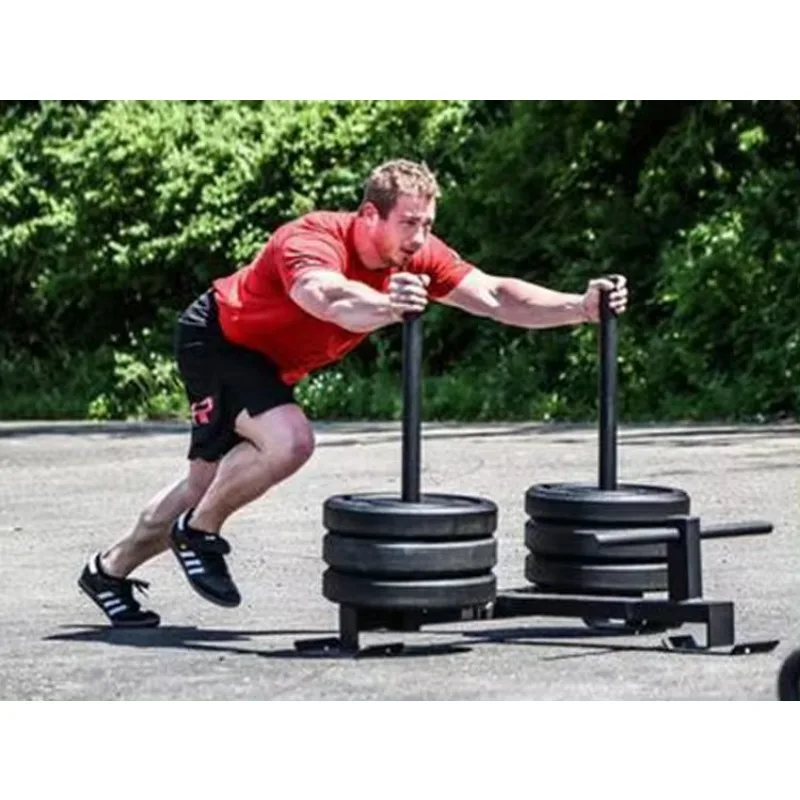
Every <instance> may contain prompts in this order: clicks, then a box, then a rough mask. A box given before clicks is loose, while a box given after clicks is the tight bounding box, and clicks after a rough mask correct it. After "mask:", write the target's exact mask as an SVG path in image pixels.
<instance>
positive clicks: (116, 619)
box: [78, 553, 161, 628]
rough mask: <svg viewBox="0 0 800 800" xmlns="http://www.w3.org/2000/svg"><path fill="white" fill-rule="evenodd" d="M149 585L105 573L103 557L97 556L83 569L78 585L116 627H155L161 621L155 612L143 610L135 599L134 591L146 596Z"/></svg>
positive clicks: (133, 579)
mask: <svg viewBox="0 0 800 800" xmlns="http://www.w3.org/2000/svg"><path fill="white" fill-rule="evenodd" d="M149 585H150V584H149V583H146V582H145V581H140V580H136V579H135V578H114V577H112V576H111V575H107V574H106V573H105V572H103V569H102V567H101V566H100V554H99V553H95V554H94V555H93V556H92V557H91V558H90V559H89V561H88V563H87V564H86V566H85V567H84V568H83V572H82V573H81V576H80V578H78V586H80V588H81V589H82V590H83V591H84V592H85V593H86V594H87V595H88V596H89V598H90V599H91V600H93V601H94V602H95V603H96V604H97V607H98V608H99V609H100V610H101V611H102V612H103V613H104V614H105V615H106V616H107V617H108V621H109V622H110V623H111V624H112V625H113V626H114V627H115V628H154V627H155V626H156V625H158V624H159V623H160V622H161V618H160V617H159V616H158V614H156V613H155V611H142V607H141V606H140V605H139V603H137V602H136V600H134V599H133V590H134V589H138V590H139V591H141V592H142V593H144V590H145V589H147V588H148V587H149Z"/></svg>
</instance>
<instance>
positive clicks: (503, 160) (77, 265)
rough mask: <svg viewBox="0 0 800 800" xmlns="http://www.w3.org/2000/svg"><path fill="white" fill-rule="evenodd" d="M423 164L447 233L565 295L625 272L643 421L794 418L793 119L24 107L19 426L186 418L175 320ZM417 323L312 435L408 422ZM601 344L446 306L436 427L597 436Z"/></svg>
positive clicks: (384, 108) (437, 352)
mask: <svg viewBox="0 0 800 800" xmlns="http://www.w3.org/2000/svg"><path fill="white" fill-rule="evenodd" d="M397 156H405V157H410V158H416V159H424V160H426V161H427V162H428V163H429V164H431V165H432V166H433V167H434V168H435V169H436V171H437V174H438V175H439V178H440V181H441V183H442V185H443V188H444V193H445V194H444V198H443V200H442V202H441V203H440V209H439V219H438V222H437V233H438V234H439V235H440V236H442V237H443V238H445V239H446V240H447V241H448V242H449V243H450V244H451V245H452V246H453V247H455V248H456V249H457V250H459V251H460V252H461V254H462V255H463V256H464V257H465V258H468V259H470V260H473V261H474V262H475V263H477V264H479V265H480V266H481V267H483V268H484V269H486V270H488V271H491V272H496V273H502V274H508V275H513V276H517V277H521V278H524V279H527V280H532V281H534V282H537V283H542V284H544V285H547V286H550V287H552V288H557V289H562V290H565V291H574V292H580V291H583V290H584V288H585V285H586V282H587V281H588V279H589V278H591V277H596V276H597V275H600V274H603V273H611V272H622V273H624V274H625V275H626V276H627V278H628V282H629V287H630V290H631V306H630V310H629V312H628V313H627V314H626V315H625V317H624V318H623V319H622V320H621V321H620V333H621V336H620V390H621V396H620V411H621V415H622V416H623V417H624V418H627V419H651V418H661V419H669V418H698V419H710V418H729V419H760V418H768V417H775V416H781V415H796V414H797V411H798V405H800V396H799V395H800V388H799V385H800V384H799V381H798V372H800V364H799V363H798V359H800V356H799V355H798V353H799V352H800V347H798V339H799V338H800V334H798V332H797V331H798V329H797V323H796V315H795V309H794V303H793V300H794V298H796V297H798V296H800V292H799V291H798V290H800V286H799V285H798V282H799V281H800V277H799V276H800V236H799V235H798V234H799V233H800V217H799V216H798V210H797V209H798V206H797V201H796V198H797V196H798V191H799V190H800V171H799V170H798V164H799V161H800V104H798V103H797V102H796V101H791V102H772V101H770V102H728V101H703V102H698V101H680V102H661V101H659V102H632V101H630V102H629V101H619V102H612V101H592V102H553V101H541V102H540V101H536V102H484V101H425V102H421V101H363V102H357V101H324V102H273V101H271V102H265V101H257V102H235V101H215V102H178V101H174V102H173V101H169V102H166V101H165V102H161V101H159V102H144V101H142V102H128V101H125V102H42V103H34V102H26V103H6V104H4V105H3V106H2V107H0V318H2V320H3V323H2V328H0V415H1V416H3V417H6V418H15V417H16V418H30V417H59V416H61V417H87V416H88V417H92V418H98V419H107V418H125V417H130V418H148V417H157V418H163V417H170V416H184V415H185V413H186V405H185V398H184V397H183V390H182V388H181V387H180V384H179V382H178V380H177V376H176V373H175V368H174V365H173V362H172V357H171V346H170V339H171V334H172V327H173V324H174V319H175V315H176V313H177V312H178V311H179V310H180V309H181V308H183V307H185V306H186V305H187V304H188V303H189V302H190V301H191V300H192V299H193V298H194V296H195V295H196V294H198V293H199V292H200V291H202V290H203V289H205V288H206V287H207V285H208V283H209V282H210V281H211V280H212V279H213V278H215V277H217V276H219V275H222V274H226V273H228V272H229V271H231V270H232V269H234V268H236V267H237V266H239V265H242V264H244V263H246V262H247V261H249V260H250V259H251V258H252V257H253V256H254V255H255V254H256V253H257V251H258V250H259V248H260V247H261V246H263V244H264V242H265V241H266V239H267V238H268V237H269V235H270V234H271V232H272V231H273V230H275V228H276V227H277V226H278V225H280V224H281V223H282V222H284V221H286V220H288V219H290V218H292V217H293V216H295V215H297V214H301V213H303V212H305V211H308V210H311V209H313V208H353V207H355V205H356V204H357V202H358V199H359V194H360V184H361V181H362V180H363V178H364V176H365V174H366V173H367V171H368V170H369V168H370V167H372V166H374V165H375V164H376V163H378V162H379V161H382V160H385V159H387V158H391V157H397ZM400 338H401V337H400V329H399V327H396V328H393V329H388V330H384V331H381V332H379V333H377V334H375V335H374V336H373V337H371V339H370V340H369V342H367V343H365V344H364V345H362V346H361V347H360V348H359V349H358V350H357V351H355V352H354V353H353V354H352V355H351V356H349V357H348V358H347V359H346V360H345V361H344V362H343V363H341V364H338V365H336V366H334V367H331V368H330V369H328V370H325V371H323V372H320V373H318V374H316V375H313V376H311V377H309V378H308V379H307V380H305V381H304V382H303V383H302V384H301V385H300V386H299V387H298V394H299V396H300V398H301V401H302V402H304V403H305V404H306V405H307V407H308V408H309V411H310V413H311V414H312V415H313V416H315V417H317V418H328V419H332V418H367V417H372V418H374V417H383V418H395V419H397V418H399V414H400V381H399V367H400V361H399V353H400ZM596 362H597V341H596V331H595V330H593V329H592V328H590V327H580V328H575V329H557V330H551V331H524V330H520V329H512V328H507V327H504V326H501V325H497V324H495V323H493V322H490V321H487V320H482V319H476V318H473V317H471V316H469V315H466V314H462V313H460V312H458V311H455V310H453V309H449V308H444V307H441V306H436V307H433V308H431V309H430V310H429V312H428V313H427V314H426V317H425V374H426V380H425V387H424V390H425V413H426V417H428V418H431V419H447V418H449V419H485V420H488V419H500V418H505V419H586V418H591V417H593V416H594V415H595V413H596V409H595V406H596V395H597V369H596Z"/></svg>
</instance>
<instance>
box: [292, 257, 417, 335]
mask: <svg viewBox="0 0 800 800" xmlns="http://www.w3.org/2000/svg"><path fill="white" fill-rule="evenodd" d="M289 296H290V297H291V298H292V300H294V302H295V303H297V305H299V306H300V308H302V309H303V310H304V311H306V312H307V313H309V314H311V315H312V316H314V317H317V318H318V319H322V320H325V321H326V322H332V323H333V324H334V325H338V326H339V327H341V328H344V329H345V330H348V331H353V332H355V333H368V332H370V331H374V330H377V329H378V328H382V327H384V326H386V325H391V324H392V323H394V322H399V321H400V320H401V319H402V312H400V311H398V309H397V308H396V306H395V305H394V304H393V303H392V300H391V298H390V296H389V295H388V294H383V292H378V291H376V290H375V289H373V288H372V287H371V286H367V285H366V284H365V283H360V282H359V281H351V280H348V279H347V278H346V277H345V276H344V275H342V274H341V273H340V272H334V271H332V270H328V269H307V270H304V271H303V272H302V273H301V274H300V275H298V276H297V278H296V279H295V281H294V283H293V284H292V287H291V289H290V291H289Z"/></svg>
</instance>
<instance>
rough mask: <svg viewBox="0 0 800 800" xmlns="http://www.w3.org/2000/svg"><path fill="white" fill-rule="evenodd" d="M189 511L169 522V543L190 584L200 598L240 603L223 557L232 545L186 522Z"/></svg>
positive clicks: (226, 603)
mask: <svg viewBox="0 0 800 800" xmlns="http://www.w3.org/2000/svg"><path fill="white" fill-rule="evenodd" d="M190 515H191V510H189V511H186V512H185V513H183V514H181V515H180V516H179V517H178V519H176V520H175V522H174V523H173V524H172V531H171V532H170V546H171V548H172V552H173V553H175V556H176V558H177V559H178V563H179V564H180V565H181V569H182V570H183V572H184V574H185V575H186V577H187V579H188V580H189V583H190V585H191V587H192V588H193V589H194V590H195V591H196V592H197V593H198V594H199V595H200V596H201V597H203V598H205V599H206V600H209V601H211V602H212V603H216V604H217V605H220V606H228V607H230V608H232V607H234V606H238V605H239V604H240V603H241V602H242V598H241V596H240V594H239V590H238V589H237V588H236V584H234V582H233V580H232V579H231V576H230V573H229V572H228V565H227V564H226V563H225V558H224V557H225V556H226V555H228V553H230V551H231V546H230V545H229V544H228V542H227V541H226V540H225V539H223V538H222V537H221V536H220V535H219V534H218V533H207V532H205V531H198V530H195V529H194V528H192V527H191V526H190V525H189V517H190Z"/></svg>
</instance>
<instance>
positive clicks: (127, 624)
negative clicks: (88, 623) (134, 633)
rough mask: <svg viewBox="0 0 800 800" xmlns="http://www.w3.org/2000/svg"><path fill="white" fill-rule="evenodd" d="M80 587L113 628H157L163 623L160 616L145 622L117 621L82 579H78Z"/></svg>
mask: <svg viewBox="0 0 800 800" xmlns="http://www.w3.org/2000/svg"><path fill="white" fill-rule="evenodd" d="M78 588H80V590H81V591H82V592H83V593H84V594H85V595H86V596H87V597H88V598H89V599H90V600H91V601H92V602H93V603H94V604H95V605H96V606H97V607H98V608H99V609H100V610H101V611H102V612H103V616H104V617H105V618H106V619H107V620H108V622H109V624H110V625H111V627H112V628H157V627H158V626H159V625H160V624H161V619H160V618H156V619H155V620H149V621H145V622H115V621H114V619H113V618H112V617H109V616H108V614H107V613H106V610H105V608H103V604H102V603H101V602H100V601H99V600H98V599H97V598H96V597H95V596H94V594H93V593H92V590H91V589H90V588H89V587H88V586H86V584H84V582H83V581H82V580H80V579H79V580H78Z"/></svg>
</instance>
